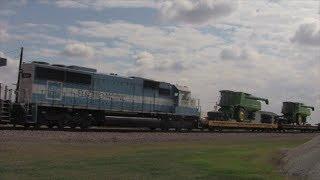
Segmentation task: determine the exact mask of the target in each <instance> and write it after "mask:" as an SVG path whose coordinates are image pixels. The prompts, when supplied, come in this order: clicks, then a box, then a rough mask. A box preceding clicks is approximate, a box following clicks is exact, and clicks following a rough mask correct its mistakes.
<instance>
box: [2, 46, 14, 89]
mask: <svg viewBox="0 0 320 180" xmlns="http://www.w3.org/2000/svg"><path fill="white" fill-rule="evenodd" d="M0 57H3V58H6V59H7V66H4V67H0V76H1V79H0V83H2V85H7V86H9V87H10V88H13V85H12V83H16V81H17V72H18V61H17V60H15V59H12V58H10V57H9V56H6V55H5V54H4V53H3V52H1V51H0Z"/></svg>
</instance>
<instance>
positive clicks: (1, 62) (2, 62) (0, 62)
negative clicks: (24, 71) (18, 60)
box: [0, 57, 7, 67]
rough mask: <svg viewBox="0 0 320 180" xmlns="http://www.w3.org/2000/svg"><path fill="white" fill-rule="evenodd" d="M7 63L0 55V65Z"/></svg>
mask: <svg viewBox="0 0 320 180" xmlns="http://www.w3.org/2000/svg"><path fill="white" fill-rule="evenodd" d="M6 65H7V59H6V58H2V57H0V67H1V66H6Z"/></svg>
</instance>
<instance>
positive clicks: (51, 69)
mask: <svg viewBox="0 0 320 180" xmlns="http://www.w3.org/2000/svg"><path fill="white" fill-rule="evenodd" d="M19 78H20V81H18V82H19V90H18V91H17V92H16V93H17V101H16V102H15V103H10V102H9V101H8V100H6V99H4V100H1V107H6V108H5V109H2V110H1V113H2V115H4V114H6V115H8V114H10V117H9V118H8V117H7V116H6V117H5V118H2V122H4V121H9V123H12V124H14V125H24V126H27V127H28V126H30V125H32V126H36V127H38V126H41V125H46V126H48V127H49V128H52V127H54V126H55V127H58V128H64V127H65V126H68V127H71V128H75V127H80V128H82V129H86V128H88V127H90V126H103V125H119V126H122V125H125V126H143V127H149V128H151V129H155V128H161V129H163V130H168V129H169V128H175V129H176V130H180V129H192V128H194V127H195V126H196V125H197V123H198V120H199V118H200V112H199V102H197V100H196V99H194V98H192V97H191V92H190V90H189V89H188V87H186V86H178V85H174V84H170V83H167V82H160V81H155V80H151V79H146V78H141V77H123V76H118V75H117V74H101V73H97V70H96V69H91V68H85V67H80V66H64V65H54V64H53V65H51V64H49V63H46V62H31V63H24V64H22V66H21V73H19ZM3 117H4V116H3ZM0 121H1V120H0Z"/></svg>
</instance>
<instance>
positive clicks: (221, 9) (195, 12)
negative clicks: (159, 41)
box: [159, 0, 238, 24]
mask: <svg viewBox="0 0 320 180" xmlns="http://www.w3.org/2000/svg"><path fill="white" fill-rule="evenodd" d="M237 4H238V1H237V0H174V1H165V2H163V3H161V6H160V9H159V12H160V16H161V18H162V19H163V20H169V21H177V22H184V23H190V24H199V23H205V22H207V21H209V20H211V19H217V18H220V17H224V16H228V15H230V14H231V13H232V12H233V11H234V10H235V9H236V7H237Z"/></svg>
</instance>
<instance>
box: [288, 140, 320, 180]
mask: <svg viewBox="0 0 320 180" xmlns="http://www.w3.org/2000/svg"><path fill="white" fill-rule="evenodd" d="M282 166H283V171H284V172H285V173H286V174H288V175H289V176H291V177H295V178H297V179H310V180H318V179H319V177H320V136H317V137H314V138H313V139H312V140H310V141H308V142H306V143H304V144H302V145H300V146H298V147H296V148H294V149H292V150H289V151H287V152H286V153H285V154H284V156H283V158H282Z"/></svg>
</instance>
